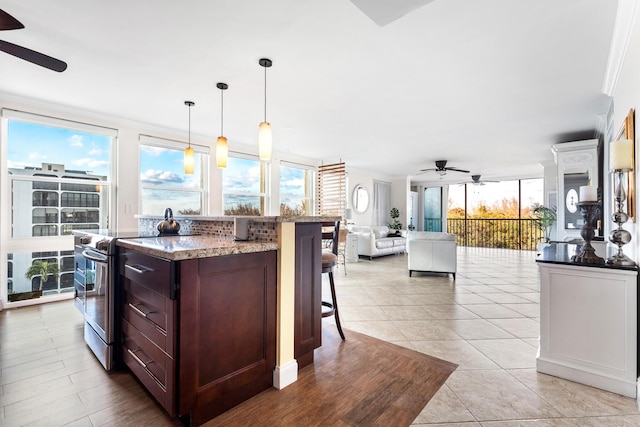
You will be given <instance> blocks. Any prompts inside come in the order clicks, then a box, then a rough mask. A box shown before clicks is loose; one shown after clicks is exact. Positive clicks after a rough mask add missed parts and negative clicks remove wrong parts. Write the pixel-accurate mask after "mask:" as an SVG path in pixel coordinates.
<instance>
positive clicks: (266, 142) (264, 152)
mask: <svg viewBox="0 0 640 427" xmlns="http://www.w3.org/2000/svg"><path fill="white" fill-rule="evenodd" d="M272 143H273V137H272V135H271V125H270V124H269V122H262V123H260V127H259V128H258V152H259V153H260V160H265V161H268V160H271V146H272Z"/></svg>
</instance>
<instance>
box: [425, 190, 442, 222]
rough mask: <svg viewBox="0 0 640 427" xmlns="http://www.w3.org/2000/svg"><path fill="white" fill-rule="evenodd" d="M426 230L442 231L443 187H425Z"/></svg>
mask: <svg viewBox="0 0 640 427" xmlns="http://www.w3.org/2000/svg"><path fill="white" fill-rule="evenodd" d="M424 231H442V187H430V188H425V189H424Z"/></svg>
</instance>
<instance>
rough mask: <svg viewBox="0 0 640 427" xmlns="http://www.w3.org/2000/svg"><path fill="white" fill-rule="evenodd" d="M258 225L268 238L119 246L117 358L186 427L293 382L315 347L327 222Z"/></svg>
mask: <svg viewBox="0 0 640 427" xmlns="http://www.w3.org/2000/svg"><path fill="white" fill-rule="evenodd" d="M276 218H278V217H276ZM256 219H257V220H258V221H259V222H261V223H266V224H274V227H273V230H274V231H275V233H270V232H266V233H261V234H262V235H263V236H264V237H265V238H264V239H260V238H256V239H252V240H251V241H249V242H234V241H233V240H231V239H230V238H229V236H226V235H221V233H214V234H211V235H200V236H164V237H155V238H140V239H125V240H120V241H118V246H119V250H120V256H119V263H120V272H121V273H120V274H121V279H122V280H121V283H122V289H123V292H122V297H121V304H120V306H121V318H122V342H123V349H122V355H123V360H124V362H125V363H126V365H127V366H128V367H129V368H130V369H131V370H132V372H134V374H135V375H136V376H137V377H138V378H139V379H140V381H141V382H142V383H143V384H144V385H145V386H146V387H147V389H149V391H150V392H151V393H152V394H153V395H154V396H155V397H156V398H157V399H158V401H159V402H160V403H161V404H162V405H163V406H164V407H165V409H166V410H167V411H168V412H169V413H171V414H172V415H177V416H180V417H182V418H183V419H185V421H187V422H188V423H189V424H192V425H199V424H201V423H203V422H205V421H207V420H208V419H211V418H213V417H215V416H216V415H218V414H220V413H221V412H224V411H225V410H227V409H229V408H230V407H232V406H235V405H237V404H238V403H240V402H242V401H244V400H246V399H248V398H250V397H251V396H253V395H255V394H257V393H259V392H261V391H262V390H265V389H267V388H269V387H271V386H274V387H276V388H282V387H284V386H286V385H288V384H290V383H291V382H294V381H295V380H296V379H297V370H298V367H299V366H303V365H304V364H308V363H313V350H314V349H315V348H317V347H318V346H319V345H320V344H321V342H320V336H321V277H320V274H321V273H320V271H321V268H320V267H321V260H320V258H321V243H320V242H321V230H320V222H321V221H324V220H326V219H327V218H325V217H322V218H321V217H305V219H303V220H302V221H297V220H290V219H284V218H283V219H281V220H277V219H276V220H272V219H267V220H266V221H265V219H264V217H259V218H256ZM329 219H334V218H329ZM227 220H228V219H227ZM215 221H219V219H216V220H215ZM191 231H193V230H191ZM255 231H257V232H258V234H260V231H259V230H257V229H256V230H255ZM272 240H276V241H275V242H274V241H272ZM299 361H300V363H299Z"/></svg>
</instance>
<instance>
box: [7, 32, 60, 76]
mask: <svg viewBox="0 0 640 427" xmlns="http://www.w3.org/2000/svg"><path fill="white" fill-rule="evenodd" d="M0 50H1V51H3V52H6V53H8V54H9V55H13V56H16V57H18V58H20V59H24V60H25V61H29V62H32V63H34V64H36V65H40V66H41V67H45V68H48V69H50V70H53V71H57V72H59V73H61V72H63V71H64V70H66V69H67V63H66V62H63V61H60V60H59V59H56V58H52V57H51V56H48V55H45V54H44V53H40V52H36V51H35V50H31V49H27V48H26V47H22V46H18V45H17V44H13V43H9V42H6V41H4V40H0Z"/></svg>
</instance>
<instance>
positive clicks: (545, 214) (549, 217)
mask: <svg viewBox="0 0 640 427" xmlns="http://www.w3.org/2000/svg"><path fill="white" fill-rule="evenodd" d="M532 211H533V215H534V216H535V218H536V220H537V222H536V223H537V225H538V229H539V230H540V231H542V233H543V237H542V239H543V240H544V243H549V241H550V240H551V227H552V226H553V224H555V222H556V218H557V212H556V208H555V206H554V207H551V208H548V207H546V206H543V205H541V204H539V203H535V204H534V205H533V206H532Z"/></svg>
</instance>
